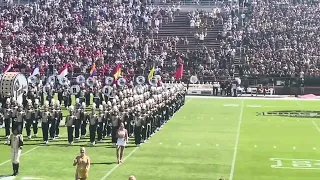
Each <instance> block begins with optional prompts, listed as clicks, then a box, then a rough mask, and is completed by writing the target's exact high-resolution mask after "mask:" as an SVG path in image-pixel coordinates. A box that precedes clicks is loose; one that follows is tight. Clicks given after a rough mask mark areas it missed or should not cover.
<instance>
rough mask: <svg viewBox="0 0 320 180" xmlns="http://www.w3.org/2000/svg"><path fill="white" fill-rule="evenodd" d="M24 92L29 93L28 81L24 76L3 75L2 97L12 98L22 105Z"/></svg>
mask: <svg viewBox="0 0 320 180" xmlns="http://www.w3.org/2000/svg"><path fill="white" fill-rule="evenodd" d="M24 92H26V93H27V92H28V80H27V78H26V77H25V76H24V75H23V74H21V73H18V72H6V73H4V74H2V75H1V79H0V95H1V96H2V97H11V98H13V99H14V100H16V101H17V102H18V103H21V104H22V100H23V98H22V96H23V93H24Z"/></svg>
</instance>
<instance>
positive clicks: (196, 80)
mask: <svg viewBox="0 0 320 180" xmlns="http://www.w3.org/2000/svg"><path fill="white" fill-rule="evenodd" d="M197 82H198V77H197V76H191V77H190V83H192V84H195V83H197Z"/></svg>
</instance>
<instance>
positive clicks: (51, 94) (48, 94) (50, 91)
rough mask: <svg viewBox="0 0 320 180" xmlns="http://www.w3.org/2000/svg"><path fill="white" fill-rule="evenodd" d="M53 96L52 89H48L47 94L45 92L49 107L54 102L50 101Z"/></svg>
mask: <svg viewBox="0 0 320 180" xmlns="http://www.w3.org/2000/svg"><path fill="white" fill-rule="evenodd" d="M53 95H54V92H53V89H52V88H49V89H48V92H47V99H46V100H47V101H48V102H49V103H51V104H50V105H51V106H52V102H54V101H52V100H53Z"/></svg>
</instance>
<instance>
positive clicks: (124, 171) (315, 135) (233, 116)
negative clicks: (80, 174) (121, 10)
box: [0, 97, 320, 180]
mask: <svg viewBox="0 0 320 180" xmlns="http://www.w3.org/2000/svg"><path fill="white" fill-rule="evenodd" d="M64 115H67V112H66V111H65V112H64ZM319 118H320V100H300V99H284V98H283V99H261V98H259V99H258V98H251V99H250V98H204V97H188V98H187V99H186V104H185V106H184V107H182V109H180V111H179V112H177V113H176V114H175V115H174V117H172V118H171V120H169V121H168V123H166V124H165V125H164V127H163V128H162V129H161V130H160V131H158V132H157V133H155V134H154V135H153V136H152V137H151V138H150V139H149V140H148V141H147V142H146V143H145V144H143V145H141V147H139V148H137V147H135V146H134V145H133V144H129V145H128V147H127V148H126V149H125V156H126V158H125V161H124V163H123V164H121V165H118V164H116V152H115V149H114V148H113V147H112V146H111V143H110V139H105V140H104V141H103V143H98V144H96V145H95V146H89V145H88V141H89V139H88V138H86V139H82V140H80V142H78V143H75V144H74V145H72V146H68V145H67V144H68V143H67V138H66V129H65V127H62V128H61V131H62V133H61V134H62V136H63V137H61V138H59V139H57V140H55V141H52V142H50V143H49V145H47V146H44V145H42V135H41V134H39V136H40V137H38V138H35V139H33V140H26V138H25V146H24V149H23V154H22V156H21V159H20V160H21V165H20V174H19V176H17V177H10V176H9V177H6V176H8V175H10V174H11V173H12V170H11V169H12V168H11V161H10V148H9V147H8V146H6V145H3V142H4V138H3V135H4V129H1V130H0V135H1V139H0V141H1V145H0V175H1V176H2V177H0V180H5V179H7V180H10V179H15V180H20V179H24V180H27V179H43V180H71V179H74V173H75V167H73V166H72V163H73V159H74V158H75V157H76V156H77V155H78V154H79V147H81V146H87V155H88V156H90V158H91V161H92V166H91V169H90V172H89V180H106V179H108V180H109V179H110V180H126V179H127V178H128V176H129V175H135V176H136V177H137V179H138V180H182V179H183V180H195V179H196V180H217V179H219V178H221V177H224V178H225V179H230V180H302V179H306V180H319V173H320V144H319V140H320V121H319ZM40 132H41V130H40ZM24 133H25V130H24ZM131 142H132V139H131Z"/></svg>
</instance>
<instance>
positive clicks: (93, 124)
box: [89, 103, 98, 145]
mask: <svg viewBox="0 0 320 180" xmlns="http://www.w3.org/2000/svg"><path fill="white" fill-rule="evenodd" d="M95 107H96V106H95V104H94V103H93V105H92V108H91V113H90V115H89V121H90V126H89V130H90V143H91V145H95V138H96V132H97V124H98V117H97V115H96V113H95V109H96V108H95Z"/></svg>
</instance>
